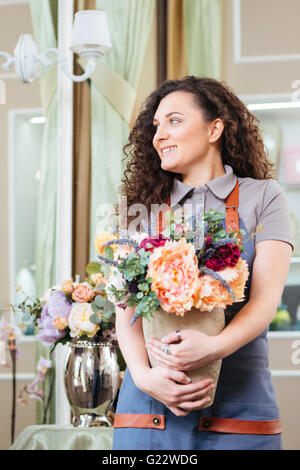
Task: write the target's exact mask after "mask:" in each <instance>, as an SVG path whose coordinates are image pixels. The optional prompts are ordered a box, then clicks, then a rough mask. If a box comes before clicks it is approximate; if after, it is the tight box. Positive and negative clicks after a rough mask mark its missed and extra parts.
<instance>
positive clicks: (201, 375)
mask: <svg viewBox="0 0 300 470" xmlns="http://www.w3.org/2000/svg"><path fill="white" fill-rule="evenodd" d="M224 327H225V315H224V310H223V309H222V308H215V309H214V310H212V311H211V312H208V311H206V312H201V311H200V310H198V309H196V308H193V309H191V310H190V311H189V312H186V313H185V314H184V316H179V315H176V314H175V313H168V312H165V311H164V310H162V309H159V310H158V311H157V312H155V313H154V314H153V315H152V317H151V318H149V319H146V318H143V330H144V337H145V341H148V339H150V338H157V339H159V340H161V338H163V337H164V336H166V335H167V334H168V333H171V332H172V331H173V332H174V331H176V330H196V331H201V332H202V333H205V334H207V335H209V336H214V335H217V334H218V333H220V332H221V331H222V330H223V329H224ZM149 361H150V364H151V366H152V367H155V366H157V365H158V364H157V362H156V361H155V359H154V358H153V357H151V358H150V357H149ZM221 365H222V359H220V360H218V361H214V362H212V363H210V364H207V365H206V366H204V367H199V368H198V369H194V370H191V371H185V373H186V374H187V375H188V376H189V377H190V379H191V380H192V382H198V381H200V380H204V379H206V378H209V377H210V378H212V379H213V381H214V383H215V384H217V381H218V378H219V374H220V369H221ZM215 392H216V387H215V388H214V389H213V390H211V391H210V392H209V393H208V396H209V397H210V401H209V402H207V403H205V405H203V406H201V407H200V408H199V409H203V408H208V407H209V406H211V405H212V404H213V402H214V398H215Z"/></svg>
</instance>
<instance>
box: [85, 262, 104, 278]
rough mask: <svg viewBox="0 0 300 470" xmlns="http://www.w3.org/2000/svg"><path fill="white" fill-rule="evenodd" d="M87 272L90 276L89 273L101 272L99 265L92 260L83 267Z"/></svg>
mask: <svg viewBox="0 0 300 470" xmlns="http://www.w3.org/2000/svg"><path fill="white" fill-rule="evenodd" d="M85 270H86V272H87V274H88V275H89V276H90V275H91V274H98V273H101V267H100V265H99V264H98V263H95V262H92V263H88V265H87V266H86V268H85Z"/></svg>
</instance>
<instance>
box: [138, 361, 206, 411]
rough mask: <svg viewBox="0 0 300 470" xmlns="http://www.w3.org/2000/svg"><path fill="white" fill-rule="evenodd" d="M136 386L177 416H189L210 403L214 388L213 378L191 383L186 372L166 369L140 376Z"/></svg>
mask: <svg viewBox="0 0 300 470" xmlns="http://www.w3.org/2000/svg"><path fill="white" fill-rule="evenodd" d="M136 385H137V387H138V388H140V389H141V390H142V391H143V392H145V393H147V394H148V395H151V396H152V397H153V398H155V399H156V400H158V401H160V402H161V403H163V404H164V405H165V406H167V407H168V408H169V409H170V410H171V411H172V413H174V414H175V415H176V416H187V415H188V414H189V413H190V411H193V410H194V409H197V408H199V407H200V406H202V405H203V404H204V403H206V402H207V401H209V400H210V398H209V397H208V395H207V394H208V392H209V391H210V390H212V388H214V384H213V381H212V379H211V378H208V379H204V380H201V381H199V382H195V383H191V380H190V379H189V377H188V376H187V375H186V374H185V373H184V372H179V371H175V370H171V369H166V368H164V367H153V368H152V369H147V371H145V373H144V374H139V379H138V380H137V383H136Z"/></svg>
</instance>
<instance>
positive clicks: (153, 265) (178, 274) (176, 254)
mask: <svg viewBox="0 0 300 470" xmlns="http://www.w3.org/2000/svg"><path fill="white" fill-rule="evenodd" d="M198 275H199V270H198V260H197V257H196V254H195V248H194V246H193V245H192V244H191V243H187V241H186V239H185V238H182V239H180V240H178V241H171V240H169V241H166V242H165V244H164V246H161V247H158V248H155V249H154V251H153V253H152V255H151V256H150V259H149V266H148V273H147V277H151V278H152V286H151V287H152V290H153V291H154V292H156V294H157V297H158V299H159V301H160V305H161V307H162V308H163V309H164V310H165V311H167V312H174V313H176V315H183V314H184V313H185V312H186V311H188V310H190V309H191V308H192V306H193V295H194V293H195V290H196V288H197V284H198Z"/></svg>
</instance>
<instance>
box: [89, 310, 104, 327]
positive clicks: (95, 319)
mask: <svg viewBox="0 0 300 470" xmlns="http://www.w3.org/2000/svg"><path fill="white" fill-rule="evenodd" d="M89 320H90V322H91V323H94V324H95V325H100V323H101V319H100V318H99V317H98V315H97V314H96V313H93V315H91V316H90V318H89Z"/></svg>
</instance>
